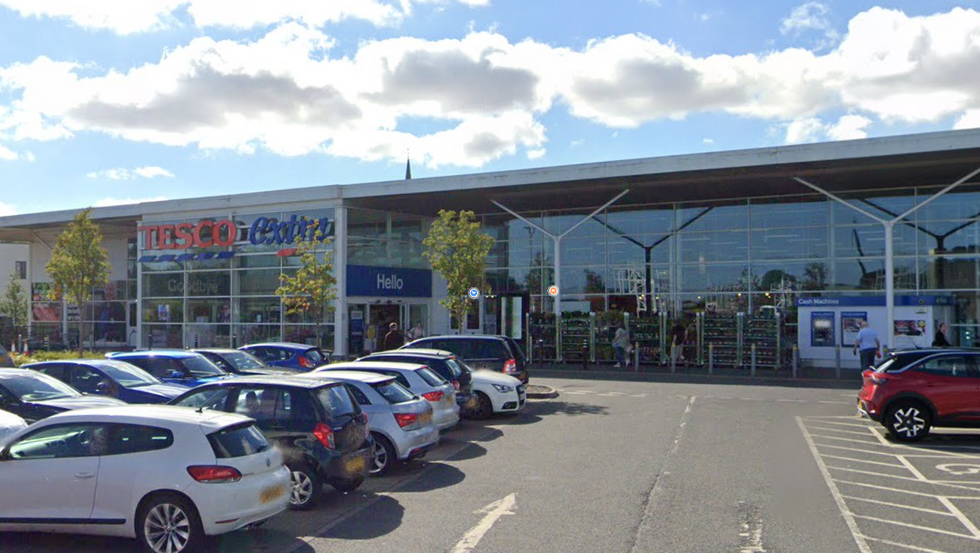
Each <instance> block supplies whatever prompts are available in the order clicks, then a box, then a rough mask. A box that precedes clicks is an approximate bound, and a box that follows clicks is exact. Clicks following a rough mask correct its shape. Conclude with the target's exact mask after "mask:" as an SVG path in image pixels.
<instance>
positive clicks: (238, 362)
mask: <svg viewBox="0 0 980 553" xmlns="http://www.w3.org/2000/svg"><path fill="white" fill-rule="evenodd" d="M224 358H225V359H226V360H227V362H228V363H231V364H232V365H234V368H236V369H238V370H239V371H247V370H250V369H261V368H262V367H265V366H267V365H266V364H265V363H263V362H262V360H261V359H259V358H258V357H256V356H254V355H252V354H250V353H248V352H245V351H236V352H234V353H226V354H225V355H224ZM222 368H224V367H222Z"/></svg>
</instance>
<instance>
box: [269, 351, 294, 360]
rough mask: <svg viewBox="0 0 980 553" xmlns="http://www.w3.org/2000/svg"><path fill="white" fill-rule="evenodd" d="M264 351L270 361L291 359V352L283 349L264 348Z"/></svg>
mask: <svg viewBox="0 0 980 553" xmlns="http://www.w3.org/2000/svg"><path fill="white" fill-rule="evenodd" d="M265 351H266V356H267V357H268V360H270V361H288V360H289V359H291V358H292V357H293V352H291V351H288V350H285V349H283V348H266V350H265Z"/></svg>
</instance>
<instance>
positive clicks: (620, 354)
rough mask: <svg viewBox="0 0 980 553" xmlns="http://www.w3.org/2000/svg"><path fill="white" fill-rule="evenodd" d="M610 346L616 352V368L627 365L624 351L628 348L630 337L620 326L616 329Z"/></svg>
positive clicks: (627, 361)
mask: <svg viewBox="0 0 980 553" xmlns="http://www.w3.org/2000/svg"><path fill="white" fill-rule="evenodd" d="M607 336H608V335H607ZM612 346H613V349H614V350H616V368H617V369H618V368H620V367H625V366H627V365H629V360H628V359H626V351H627V350H628V349H629V346H630V335H629V333H628V332H626V329H625V328H623V327H622V326H621V327H619V328H617V329H616V334H615V335H614V336H613V342H612Z"/></svg>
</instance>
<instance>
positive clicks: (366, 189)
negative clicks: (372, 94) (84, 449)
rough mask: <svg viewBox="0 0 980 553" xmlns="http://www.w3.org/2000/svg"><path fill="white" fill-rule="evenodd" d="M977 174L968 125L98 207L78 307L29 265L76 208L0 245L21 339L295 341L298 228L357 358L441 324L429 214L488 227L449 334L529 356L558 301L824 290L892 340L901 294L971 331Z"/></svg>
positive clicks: (610, 303)
mask: <svg viewBox="0 0 980 553" xmlns="http://www.w3.org/2000/svg"><path fill="white" fill-rule="evenodd" d="M978 170H980V131H977V130H964V131H949V132H940V133H929V134H919V135H907V136H896V137H887V138H873V139H864V140H852V141H843V142H830V143H820V144H807V145H795V146H785V147H774V148H762V149H752V150H740V151H728V152H717V153H705V154H692V155H679V156H670V157H659V158H646V159H634V160H625V161H613V162H604V163H589V164H581V165H569V166H560V167H547V168H539V169H530V170H519V171H506V172H495V173H479V174H471V175H461V176H450V177H437V178H423V179H414V180H398V181H390V182H380V183H366V184H354V185H328V186H319V187H312V188H300V189H291V190H275V191H269V192H258V193H247V194H236V195H229V196H218V197H207V198H196V199H187V200H169V201H160V202H149V203H142V204H134V205H124V206H115V207H104V208H96V209H94V210H92V214H91V215H92V218H93V219H94V220H95V221H96V222H98V223H99V224H100V226H101V228H102V231H103V234H104V236H105V241H104V246H105V247H106V249H107V250H108V252H109V255H110V259H111V262H112V274H111V278H110V283H109V285H108V286H106V287H104V288H103V289H99V290H96V291H95V301H93V302H91V303H90V304H89V305H86V306H85V307H84V308H83V309H82V310H81V312H79V311H78V310H75V309H71V308H70V307H69V306H66V305H63V304H61V303H59V302H55V301H53V300H52V299H51V294H50V282H49V278H48V276H47V274H46V273H45V264H46V263H47V261H48V260H49V259H50V255H51V248H52V247H53V246H54V244H55V242H56V240H57V236H58V234H59V233H60V232H61V231H62V230H63V229H64V228H65V226H66V225H67V223H68V222H69V221H71V219H72V217H73V216H74V215H75V214H76V213H77V211H60V212H49V213H37V214H27V215H16V216H10V217H3V218H0V242H13V243H25V244H28V245H29V260H28V263H27V273H28V274H27V278H28V281H29V283H30V287H31V323H32V328H33V332H34V333H36V334H38V335H49V336H52V337H53V338H54V339H58V338H61V339H63V338H65V337H71V336H73V335H74V336H79V335H80V334H81V336H82V338H81V339H82V340H84V341H85V342H86V343H89V344H90V345H94V346H96V347H119V346H125V345H129V346H136V347H146V346H148V345H152V346H153V347H194V346H201V347H204V346H228V345H242V344H245V343H251V342H256V341H265V340H289V341H303V342H311V341H312V340H313V339H314V336H315V330H314V329H315V325H314V324H313V323H314V321H312V320H310V319H309V318H308V317H307V318H304V317H297V316H287V315H284V311H283V309H282V305H281V302H280V299H279V298H278V297H277V296H276V295H275V290H276V288H277V286H278V285H279V276H280V275H281V274H283V273H286V274H288V273H290V271H295V269H296V267H297V265H298V258H297V257H296V256H295V255H293V250H294V248H295V242H296V239H297V236H300V235H303V234H304V233H308V232H309V229H310V228H311V223H312V222H314V221H316V222H317V223H318V226H319V228H321V229H325V230H326V231H327V233H328V234H329V235H330V236H331V237H332V238H333V240H332V243H331V247H332V250H333V261H334V268H335V276H336V278H337V290H338V299H337V300H336V305H335V310H334V311H333V312H332V313H331V314H330V315H328V317H327V320H326V321H324V322H325V323H326V324H327V327H326V328H327V329H328V330H327V335H328V338H327V339H326V340H325V344H324V345H325V347H327V348H329V347H330V346H331V345H332V347H333V350H334V351H335V352H336V353H340V354H352V353H357V352H360V351H363V350H364V349H366V348H369V347H370V343H369V342H370V341H371V336H372V333H371V332H370V331H369V327H372V326H373V327H374V328H375V329H377V328H379V326H380V325H383V326H387V324H388V323H390V322H399V323H401V324H402V325H403V327H408V326H411V325H413V324H415V323H417V322H420V323H421V324H422V325H423V328H424V330H425V332H426V333H427V334H436V333H447V332H450V331H451V330H450V325H451V321H450V318H449V315H448V313H447V312H446V310H445V309H443V308H442V307H441V306H440V305H439V303H438V300H439V299H440V298H441V297H443V296H444V294H445V282H444V281H443V280H442V279H441V278H440V277H439V276H438V275H436V274H433V272H432V271H431V270H430V268H429V266H428V263H427V261H426V260H425V259H424V258H423V256H422V239H423V238H424V236H425V235H426V232H427V226H428V224H429V222H430V221H431V220H432V219H433V218H434V217H435V216H436V214H437V213H438V212H439V210H441V209H453V210H460V209H467V210H473V211H475V212H476V213H477V214H478V215H479V217H480V219H481V221H482V223H483V225H484V228H485V230H486V231H487V232H488V233H490V234H491V235H492V236H493V237H494V239H495V240H496V243H495V246H494V248H493V250H492V252H491V254H490V256H489V257H488V260H487V261H488V267H487V281H488V283H489V290H488V291H489V293H486V294H484V295H483V296H482V297H481V299H480V300H479V301H478V308H477V309H474V310H473V313H472V315H471V316H470V317H469V318H468V320H467V321H465V322H464V326H465V331H466V332H474V333H477V332H479V333H498V334H509V335H511V336H513V337H515V338H517V339H519V340H524V341H525V343H527V342H530V341H531V338H532V337H533V338H534V341H535V343H536V344H538V345H539V346H540V349H539V350H538V356H539V357H545V358H556V357H558V356H559V352H560V349H558V347H557V346H556V344H555V342H556V341H557V340H556V338H555V332H556V331H555V330H554V329H555V328H556V327H555V326H554V322H555V319H556V317H555V314H557V313H562V314H564V316H565V317H573V316H576V315H581V314H587V313H595V314H596V315H595V317H596V320H599V321H606V324H607V326H608V325H615V324H617V322H618V321H620V320H622V314H623V313H629V314H630V317H632V318H633V320H635V319H636V318H640V319H644V318H646V319H653V318H654V317H658V316H659V315H657V314H658V313H669V314H670V315H669V316H670V318H672V319H673V318H677V317H681V316H686V317H692V318H693V317H694V315H695V314H696V313H699V312H702V313H703V312H707V313H709V314H712V315H726V314H734V313H747V314H750V315H752V314H765V313H773V312H777V311H778V312H780V313H782V317H783V318H784V320H785V322H786V323H787V324H786V326H787V327H788V330H784V332H789V333H792V332H799V333H803V332H807V333H816V332H817V330H815V329H816V328H817V327H818V326H820V325H822V324H823V321H821V320H820V319H819V318H818V316H816V315H813V313H812V311H813V310H812V309H810V310H809V311H808V310H807V307H808V306H810V307H812V306H813V305H818V306H819V305H821V302H831V303H833V302H837V303H839V304H842V305H845V306H847V305H851V306H854V305H863V304H867V305H869V306H872V307H873V308H874V309H878V310H879V312H880V313H884V316H885V317H886V318H885V319H881V322H880V324H881V326H882V327H883V328H880V329H879V332H880V333H882V334H883V335H885V336H886V337H887V339H888V341H891V342H895V340H896V339H897V338H900V336H899V334H901V333H899V332H898V331H897V330H896V331H895V333H892V332H884V330H885V329H886V328H896V329H897V328H898V326H901V324H906V323H907V322H908V321H906V320H905V319H902V318H901V317H902V315H901V314H900V313H899V311H900V308H901V307H902V306H909V305H929V306H942V310H939V309H937V310H934V311H930V312H929V313H928V316H925V315H923V317H924V319H925V320H924V323H919V324H924V326H921V328H919V331H920V332H921V333H923V334H929V333H931V332H932V330H933V329H934V328H935V324H937V323H938V322H939V320H938V318H939V317H941V318H942V320H943V321H945V322H947V323H949V325H950V333H949V334H950V339H951V341H953V343H954V344H960V345H974V340H975V339H976V338H975V337H976V336H977V331H978V324H980V323H978V321H980V278H978V275H980V251H978V250H980V224H977V223H978V219H980V178H978V177H977V176H976V175H977V173H978ZM950 185H955V186H950ZM939 192H942V194H940V195H938V196H936V194H937V193H939ZM552 285H554V286H557V287H558V292H559V293H558V295H557V296H555V297H552V296H551V295H549V288H550V287H551V286H552ZM815 302H816V303H815ZM841 302H843V303H841ZM881 310H884V311H881ZM851 311H853V309H851ZM865 311H867V310H865ZM804 312H806V316H805V317H804V316H803V315H801V314H802V313H804ZM819 313H822V314H823V315H820V316H824V317H828V316H829V317H831V318H834V317H836V318H835V319H834V320H833V321H832V324H833V325H835V326H833V331H832V332H831V333H830V334H829V335H823V336H822V337H819V339H818V338H814V341H813V344H816V347H833V346H835V345H836V346H840V345H841V344H846V340H845V337H844V334H843V330H844V329H843V327H844V326H845V325H847V324H848V322H847V321H845V320H844V319H841V317H846V316H848V315H847V313H844V312H840V313H836V314H835V315H832V316H831V315H828V311H826V310H824V311H819ZM896 313H899V315H896ZM922 313H925V312H922ZM851 315H853V313H852V314H851ZM896 316H898V318H896ZM811 317H813V318H811ZM804 318H806V320H804ZM870 319H871V320H872V321H875V320H876V319H875V317H870ZM850 321H851V322H853V320H850ZM80 324H81V329H82V330H81V331H80V330H79V326H80ZM797 325H799V326H797ZM896 325H898V326H896ZM913 326H914V325H913ZM821 328H822V327H821ZM824 330H826V329H824ZM375 334H376V332H375ZM825 334H826V333H825ZM794 336H795V335H794ZM814 336H816V334H814ZM828 336H829V338H828ZM799 339H800V340H801V342H802V341H804V340H803V339H802V338H799ZM807 339H808V340H809V338H807ZM828 339H829V342H828ZM792 340H793V341H794V342H795V341H796V340H797V337H793V338H792ZM820 340H823V341H822V342H821V341H820ZM151 341H152V343H151ZM895 345H896V347H900V346H901V345H902V344H895Z"/></svg>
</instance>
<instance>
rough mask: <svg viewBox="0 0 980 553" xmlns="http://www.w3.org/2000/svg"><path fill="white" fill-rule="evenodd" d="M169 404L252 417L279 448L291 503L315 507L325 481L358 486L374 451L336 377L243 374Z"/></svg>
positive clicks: (362, 416)
mask: <svg viewBox="0 0 980 553" xmlns="http://www.w3.org/2000/svg"><path fill="white" fill-rule="evenodd" d="M171 405H180V406H184V407H193V408H195V409H211V410H216V411H226V412H229V413H239V414H244V415H247V416H249V417H251V418H252V419H254V420H255V424H256V426H257V427H258V428H259V429H261V430H262V432H264V433H265V435H266V436H267V437H268V439H269V440H270V441H271V442H272V443H273V444H274V445H275V447H276V448H278V449H279V450H281V451H282V452H283V455H284V457H285V463H286V466H288V467H289V471H290V476H291V479H292V490H291V493H290V499H289V502H290V506H291V507H292V508H293V509H298V510H304V509H310V508H312V507H314V506H315V505H316V504H317V503H318V502H319V501H320V498H321V497H322V495H323V484H324V482H326V483H327V484H330V485H331V486H333V487H334V488H335V489H337V490H338V491H342V492H349V491H353V490H356V489H357V488H359V487H360V486H361V483H363V482H364V479H365V478H366V477H367V471H368V464H369V463H370V461H371V457H372V455H373V454H374V442H373V440H372V438H371V436H370V433H369V431H368V418H367V415H365V414H364V413H363V412H362V411H361V407H360V405H358V403H357V401H356V400H355V399H354V398H353V396H351V394H350V392H349V391H348V390H347V388H346V387H345V386H344V385H343V384H342V383H341V382H340V381H338V380H330V379H308V378H307V379H303V378H299V377H296V376H243V377H239V378H233V379H229V380H221V381H218V382H212V383H210V384H203V385H201V386H199V387H197V388H195V389H193V390H190V391H188V392H187V393H185V394H184V395H182V396H180V397H178V398H176V399H174V400H173V401H172V402H171Z"/></svg>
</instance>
